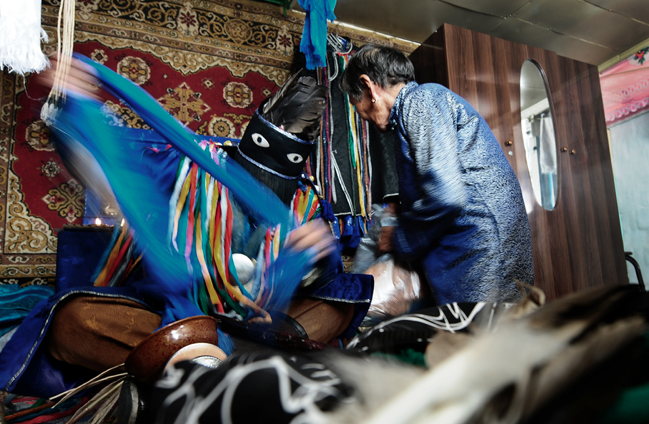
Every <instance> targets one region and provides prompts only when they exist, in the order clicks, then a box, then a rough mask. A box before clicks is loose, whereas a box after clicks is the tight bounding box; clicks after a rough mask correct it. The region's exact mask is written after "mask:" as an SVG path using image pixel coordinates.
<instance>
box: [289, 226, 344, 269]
mask: <svg viewBox="0 0 649 424" xmlns="http://www.w3.org/2000/svg"><path fill="white" fill-rule="evenodd" d="M285 247H287V248H289V249H293V250H295V251H298V252H302V251H305V250H312V251H313V253H314V255H315V260H316V261H318V260H320V259H322V258H324V257H325V256H327V255H329V254H330V253H332V252H333V251H334V250H336V239H335V238H334V237H333V235H332V234H331V231H330V230H329V226H328V225H327V224H325V222H324V221H323V220H322V219H314V220H313V221H309V222H307V223H306V224H304V225H302V226H300V227H298V228H296V229H295V230H293V231H291V234H289V236H288V241H287V242H286V245H285Z"/></svg>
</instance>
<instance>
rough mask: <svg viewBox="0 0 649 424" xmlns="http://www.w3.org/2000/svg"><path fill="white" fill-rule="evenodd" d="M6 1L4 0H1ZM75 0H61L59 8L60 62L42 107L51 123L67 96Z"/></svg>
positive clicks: (58, 45) (58, 49)
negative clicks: (58, 106) (66, 88)
mask: <svg viewBox="0 0 649 424" xmlns="http://www.w3.org/2000/svg"><path fill="white" fill-rule="evenodd" d="M1 1H4V0H1ZM75 5H76V1H75V0H61V6H60V8H59V19H58V24H57V27H56V33H57V45H56V53H57V57H58V64H57V67H56V72H55V74H54V84H53V85H52V90H51V91H50V94H49V96H48V97H47V101H46V102H45V104H44V105H43V108H42V109H41V120H42V121H43V122H45V124H49V123H50V122H51V121H52V120H53V119H54V115H55V114H56V105H57V103H58V100H59V98H65V91H64V90H63V84H64V82H65V79H66V77H67V75H68V71H69V70H70V64H71V63H72V48H73V46H74V20H75V10H74V9H75Z"/></svg>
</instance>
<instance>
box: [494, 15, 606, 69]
mask: <svg viewBox="0 0 649 424" xmlns="http://www.w3.org/2000/svg"><path fill="white" fill-rule="evenodd" d="M490 35H493V36H495V37H500V38H504V39H505V40H509V41H514V42H517V43H523V44H528V45H530V46H534V47H540V48H543V49H546V50H551V51H554V52H556V53H557V54H558V55H560V56H565V57H569V58H571V59H575V60H579V61H582V62H586V63H590V64H593V65H597V64H599V63H602V62H604V61H606V60H607V59H609V58H610V57H612V56H614V55H615V54H616V52H615V50H612V49H610V48H607V47H601V46H597V45H595V44H590V43H586V42H584V41H580V40H577V39H575V38H571V37H568V36H566V35H561V34H557V33H555V32H553V31H550V30H549V29H546V28H542V27H539V26H536V25H532V24H529V23H527V22H524V21H521V20H519V19H516V18H510V19H507V20H506V21H505V22H503V23H502V24H500V25H499V26H498V27H496V28H494V30H493V31H491V33H490Z"/></svg>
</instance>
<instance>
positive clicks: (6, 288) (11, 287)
mask: <svg viewBox="0 0 649 424" xmlns="http://www.w3.org/2000/svg"><path fill="white" fill-rule="evenodd" d="M53 294H54V287H50V286H27V287H24V288H22V289H21V288H20V286H19V285H18V284H2V285H0V337H2V336H4V335H5V334H7V333H8V332H9V331H11V330H12V329H13V328H14V327H17V326H18V325H20V323H21V322H22V320H23V319H24V318H25V317H26V316H27V314H29V311H31V310H32V308H33V307H34V306H36V305H37V304H38V303H39V302H40V301H41V300H43V299H47V298H48V297H50V296H51V295H53Z"/></svg>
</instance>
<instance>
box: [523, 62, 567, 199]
mask: <svg viewBox="0 0 649 424" xmlns="http://www.w3.org/2000/svg"><path fill="white" fill-rule="evenodd" d="M521 129H522V130H523V141H524V144H525V157H526V159H527V167H528V168H529V171H530V178H531V179H532V189H533V191H534V198H535V199H536V201H537V203H538V204H539V205H541V206H543V208H544V209H547V210H552V209H554V207H555V205H556V204H557V195H558V191H559V178H558V177H559V175H558V171H557V164H558V160H557V142H556V134H555V131H554V123H553V119H552V107H551V103H550V99H549V95H548V87H547V83H546V79H545V75H544V73H543V69H542V68H541V66H540V65H539V64H538V63H536V62H534V61H533V60H529V59H528V60H526V61H525V63H523V69H522V71H521Z"/></svg>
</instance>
